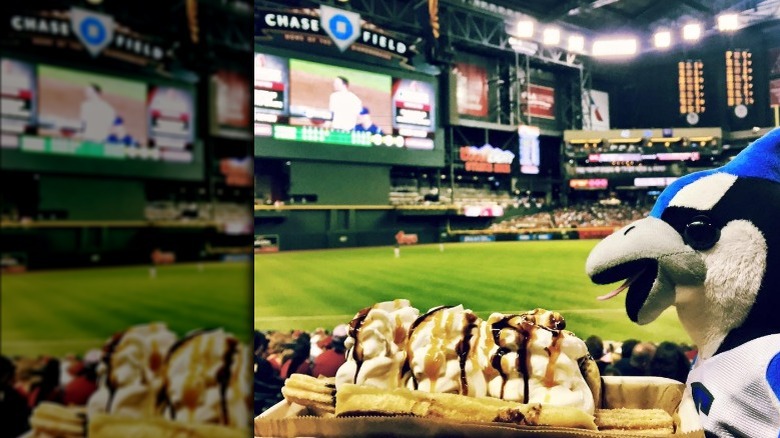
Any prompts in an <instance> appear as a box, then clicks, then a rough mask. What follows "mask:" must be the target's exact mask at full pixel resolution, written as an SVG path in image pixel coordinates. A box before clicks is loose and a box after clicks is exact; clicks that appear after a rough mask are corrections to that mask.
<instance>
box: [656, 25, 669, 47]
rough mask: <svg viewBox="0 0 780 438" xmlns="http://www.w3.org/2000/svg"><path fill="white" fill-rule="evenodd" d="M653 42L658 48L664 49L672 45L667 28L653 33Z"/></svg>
mask: <svg viewBox="0 0 780 438" xmlns="http://www.w3.org/2000/svg"><path fill="white" fill-rule="evenodd" d="M653 43H654V44H655V47H657V48H659V49H665V48H667V47H669V46H671V45H672V33H671V32H670V31H668V30H661V31H658V32H656V33H655V34H654V35H653Z"/></svg>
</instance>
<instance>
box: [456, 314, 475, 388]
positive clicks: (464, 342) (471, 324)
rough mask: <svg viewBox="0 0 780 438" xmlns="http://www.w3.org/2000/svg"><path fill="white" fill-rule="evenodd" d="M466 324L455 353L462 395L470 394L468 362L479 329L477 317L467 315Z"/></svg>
mask: <svg viewBox="0 0 780 438" xmlns="http://www.w3.org/2000/svg"><path fill="white" fill-rule="evenodd" d="M465 317H466V324H464V326H463V336H462V339H461V341H460V342H458V346H457V347H456V349H455V351H456V352H457V353H458V361H459V363H460V393H461V394H463V395H468V394H469V382H468V380H467V379H466V361H467V360H468V358H469V352H470V350H471V338H472V337H473V336H474V328H476V327H477V315H474V314H473V313H466V315H465Z"/></svg>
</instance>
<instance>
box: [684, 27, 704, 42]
mask: <svg viewBox="0 0 780 438" xmlns="http://www.w3.org/2000/svg"><path fill="white" fill-rule="evenodd" d="M700 37H701V24H699V23H689V24H686V25H685V26H683V39H684V40H685V41H696V40H698V39H699V38H700Z"/></svg>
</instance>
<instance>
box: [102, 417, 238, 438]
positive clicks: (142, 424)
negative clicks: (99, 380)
mask: <svg viewBox="0 0 780 438" xmlns="http://www.w3.org/2000/svg"><path fill="white" fill-rule="evenodd" d="M247 435H248V431H247V430H246V429H240V428H235V427H224V426H218V425H213V424H196V423H181V422H177V421H169V420H166V419H163V418H144V419H140V418H129V417H122V416H117V415H106V414H97V415H95V416H93V417H91V418H90V420H89V435H88V436H89V437H112V438H118V437H127V438H131V437H132V438H184V437H186V438H246V436H247Z"/></svg>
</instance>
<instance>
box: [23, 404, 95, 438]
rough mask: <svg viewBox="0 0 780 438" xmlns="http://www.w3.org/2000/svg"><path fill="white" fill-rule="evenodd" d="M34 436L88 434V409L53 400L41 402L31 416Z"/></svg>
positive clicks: (73, 437)
mask: <svg viewBox="0 0 780 438" xmlns="http://www.w3.org/2000/svg"><path fill="white" fill-rule="evenodd" d="M30 426H32V429H33V431H34V435H33V436H47V437H54V438H76V437H83V436H85V434H86V410H85V409H84V408H82V407H75V406H74V407H70V406H68V407H66V406H62V405H60V404H56V403H51V402H42V403H41V404H39V405H38V406H37V407H36V408H35V410H34V411H33V413H32V416H31V417H30Z"/></svg>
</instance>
